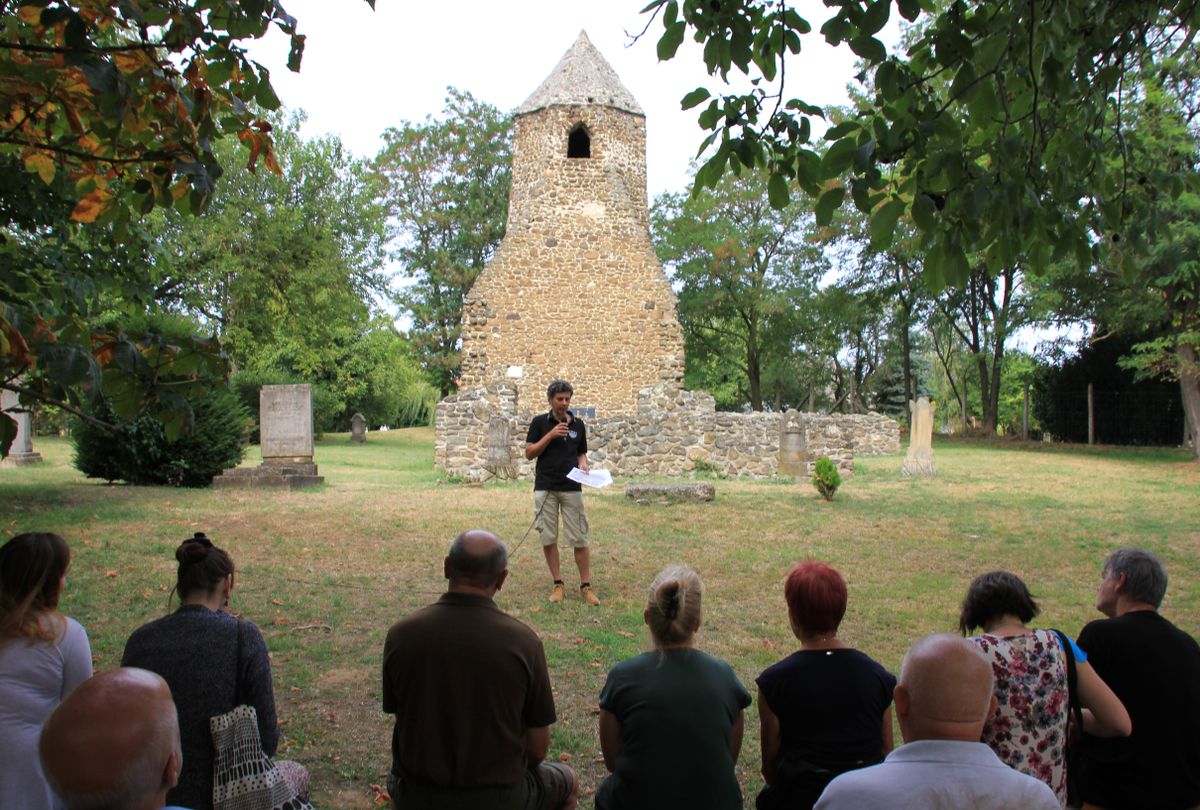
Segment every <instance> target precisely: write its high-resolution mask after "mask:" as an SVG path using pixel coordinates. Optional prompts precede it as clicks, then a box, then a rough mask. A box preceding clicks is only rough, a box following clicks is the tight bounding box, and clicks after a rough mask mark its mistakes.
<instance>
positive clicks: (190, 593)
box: [121, 532, 308, 810]
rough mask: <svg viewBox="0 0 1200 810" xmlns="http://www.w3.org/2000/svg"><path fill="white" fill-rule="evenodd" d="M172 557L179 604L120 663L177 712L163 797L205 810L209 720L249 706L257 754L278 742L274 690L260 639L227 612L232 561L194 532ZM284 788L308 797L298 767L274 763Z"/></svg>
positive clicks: (140, 632)
mask: <svg viewBox="0 0 1200 810" xmlns="http://www.w3.org/2000/svg"><path fill="white" fill-rule="evenodd" d="M175 559H176V560H178V562H179V568H178V575H177V578H176V583H175V593H178V594H179V601H180V605H179V608H178V609H177V610H176V611H175V612H174V613H171V614H169V615H167V616H163V617H162V618H160V619H155V620H154V621H152V622H150V623H149V624H144V625H142V626H141V627H139V628H138V629H137V630H134V631H133V634H132V635H131V636H130V637H129V640H128V641H126V642H125V652H124V654H123V655H122V656H121V665H122V666H126V667H141V668H142V669H148V670H150V671H151V672H155V673H157V674H159V675H161V676H162V677H163V679H164V680H165V681H166V682H167V685H168V686H169V687H170V688H171V694H172V695H173V696H174V697H175V705H176V707H177V708H178V710H179V730H180V734H181V736H182V738H183V771H182V772H181V773H180V775H179V784H177V785H176V786H175V787H174V788H172V789H171V794H170V796H168V799H169V800H170V801H171V802H172V803H173V804H180V805H183V806H184V807H192V808H195V810H207V809H208V808H210V807H212V803H213V760H214V758H215V751H214V749H213V742H212V728H211V726H210V725H209V718H212V717H215V716H217V715H220V714H225V713H226V712H228V711H230V710H232V709H234V708H235V707H237V706H242V705H246V706H253V707H254V710H255V714H256V715H257V716H258V733H259V738H260V741H261V743H262V748H263V753H265V754H266V755H267V756H274V754H275V748H276V746H277V745H278V744H279V723H278V722H277V721H276V719H275V689H274V685H273V683H272V680H271V661H270V659H269V658H268V655H267V644H266V642H265V641H264V640H263V636H262V633H261V632H259V629H258V628H257V627H255V626H254V623H253V622H251V621H248V620H246V619H239V618H237V617H236V616H233V615H232V614H230V613H229V612H228V611H227V608H228V607H229V600H230V598H231V597H232V594H233V586H234V574H233V560H232V559H230V557H229V555H228V554H227V553H226V552H225V551H224V549H221V548H218V547H217V546H215V545H213V544H212V542H211V541H210V540H209V539H208V538H207V537H205V536H204V534H203V533H202V532H197V533H196V535H195V536H194V537H190V538H188V539H187V540H184V541H183V542H182V543H180V545H179V548H177V549H176V550H175ZM275 764H276V765H277V766H278V767H279V772H280V774H281V775H282V776H283V778H284V780H286V781H287V783H288V786H289V787H291V789H292V791H293V792H294V793H295V794H296V795H298V796H301V797H303V798H307V797H308V771H306V770H305V769H304V766H303V765H300V764H299V763H297V762H291V761H288V760H277V761H276V763H275Z"/></svg>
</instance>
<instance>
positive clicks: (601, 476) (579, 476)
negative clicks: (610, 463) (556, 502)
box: [567, 467, 612, 489]
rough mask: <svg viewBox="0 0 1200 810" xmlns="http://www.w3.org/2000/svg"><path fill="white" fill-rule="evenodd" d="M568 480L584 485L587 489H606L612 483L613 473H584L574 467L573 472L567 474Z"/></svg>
mask: <svg viewBox="0 0 1200 810" xmlns="http://www.w3.org/2000/svg"><path fill="white" fill-rule="evenodd" d="M567 478H570V479H571V480H572V481H576V482H578V483H580V484H583V485H584V486H585V487H595V488H596V489H600V488H601V487H606V486H608V485H609V484H611V483H612V473H610V472H609V471H608V470H592V471H591V472H584V471H583V470H581V469H579V468H578V467H572V468H571V471H570V472H569V473H567Z"/></svg>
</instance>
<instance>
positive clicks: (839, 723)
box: [757, 562, 896, 810]
mask: <svg viewBox="0 0 1200 810" xmlns="http://www.w3.org/2000/svg"><path fill="white" fill-rule="evenodd" d="M783 592H784V598H785V599H786V600H787V606H788V620H789V622H790V624H791V626H792V632H793V633H794V634H795V635H796V638H797V639H798V640H799V641H800V649H799V650H798V651H797V652H794V653H792V654H791V655H789V656H788V657H787V658H785V659H783V660H782V661H780V662H779V663H778V664H775V665H774V666H772V667H770V668H768V669H767V670H766V671H764V672H763V674H762V675H759V676H758V715H759V718H760V725H761V735H762V774H763V778H764V779H765V780H766V782H767V786H766V787H765V788H763V790H762V792H761V793H759V794H758V802H757V807H758V810H777V809H778V810H784V809H785V808H786V809H787V810H801V809H802V808H803V810H808V808H811V807H812V806H813V804H814V803H815V802H816V801H817V797H818V796H820V795H821V791H823V790H824V789H825V786H826V785H828V784H829V780H831V779H833V777H835V776H837V775H838V774H840V773H844V772H846V771H849V770H853V769H854V768H862V767H865V766H867V765H874V764H876V763H878V762H880V761H881V760H882V759H883V757H884V755H885V754H887V752H888V751H891V750H892V710H891V705H892V690H893V689H894V688H895V686H896V679H895V678H894V677H892V675H891V673H889V672H888V671H887V670H886V669H884V668H883V667H882V666H880V665H879V664H877V663H876V662H875V661H873V660H872V659H871V658H869V657H868V656H866V655H864V654H863V653H861V652H859V651H858V650H855V649H852V648H850V647H847V646H846V645H845V644H843V643H842V642H841V641H839V640H838V637H837V629H838V625H839V624H840V623H841V621H842V617H843V616H844V615H845V614H846V580H844V579H843V578H842V575H841V574H839V573H838V572H837V571H836V570H834V569H833V568H831V567H830V566H828V565H825V564H824V563H819V562H805V563H800V564H799V565H797V566H796V567H795V568H793V569H792V571H791V573H789V574H788V577H787V581H786V583H785V585H784V589H783Z"/></svg>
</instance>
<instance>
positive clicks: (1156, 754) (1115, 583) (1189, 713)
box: [1077, 548, 1200, 810]
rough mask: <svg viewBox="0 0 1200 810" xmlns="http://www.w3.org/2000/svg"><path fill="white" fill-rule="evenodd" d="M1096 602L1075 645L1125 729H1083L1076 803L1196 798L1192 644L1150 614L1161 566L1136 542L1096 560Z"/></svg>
mask: <svg viewBox="0 0 1200 810" xmlns="http://www.w3.org/2000/svg"><path fill="white" fill-rule="evenodd" d="M1101 576H1102V579H1101V582H1100V588H1099V590H1098V592H1097V594H1096V609H1097V610H1099V611H1100V612H1101V613H1103V614H1104V615H1105V616H1108V617H1109V618H1107V619H1098V620H1096V621H1094V622H1091V623H1089V624H1088V625H1087V627H1085V628H1083V632H1081V633H1080V634H1079V646H1080V647H1083V649H1084V650H1085V651H1087V655H1088V662H1089V663H1090V664H1091V665H1092V667H1093V668H1094V669H1095V670H1096V674H1097V675H1099V676H1100V677H1101V678H1103V679H1104V682H1105V683H1107V684H1108V685H1109V686H1111V687H1112V690H1113V692H1115V693H1116V695H1117V697H1118V698H1120V699H1121V702H1122V703H1124V704H1125V708H1126V709H1128V710H1129V716H1130V717H1131V718H1132V720H1133V734H1131V735H1130V736H1129V737H1126V738H1120V737H1118V738H1112V739H1104V738H1101V737H1096V736H1093V735H1091V734H1085V735H1084V738H1083V748H1082V752H1083V753H1082V756H1081V758H1080V760H1079V763H1080V765H1081V766H1082V767H1081V768H1080V771H1081V773H1080V774H1079V777H1080V778H1079V779H1078V780H1077V783H1078V785H1079V792H1080V799H1081V800H1082V801H1083V802H1084V807H1085V808H1103V810H1135V808H1145V807H1154V808H1158V810H1183V808H1194V807H1200V645H1197V644H1196V639H1194V638H1192V637H1191V636H1190V635H1188V634H1187V633H1185V632H1184V631H1182V630H1180V629H1179V628H1177V627H1175V625H1173V624H1171V623H1170V622H1169V621H1167V620H1166V619H1165V618H1163V617H1162V616H1160V615H1159V613H1158V608H1159V606H1160V605H1162V600H1163V597H1164V596H1166V593H1167V570H1166V568H1164V567H1163V564H1162V563H1161V562H1160V561H1159V559H1158V558H1157V557H1155V556H1154V555H1153V554H1151V553H1150V552H1148V551H1144V550H1143V549H1140V548H1122V549H1118V550H1117V551H1114V552H1113V553H1112V554H1110V555H1109V557H1108V559H1107V560H1105V561H1104V568H1103V569H1102V574H1101Z"/></svg>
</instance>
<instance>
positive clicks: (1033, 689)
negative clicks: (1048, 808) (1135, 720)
mask: <svg viewBox="0 0 1200 810" xmlns="http://www.w3.org/2000/svg"><path fill="white" fill-rule="evenodd" d="M1038 612H1039V611H1038V606H1037V602H1035V601H1034V600H1033V596H1031V595H1030V593H1029V589H1028V588H1026V587H1025V583H1024V582H1022V581H1021V578H1020V577H1018V576H1017V575H1016V574H1011V573H1009V572H1008V571H992V572H990V573H987V574H982V575H980V576H978V577H976V578H975V580H974V581H973V582H972V583H971V587H970V588H969V589H968V590H967V595H966V598H964V599H963V604H962V613H961V614H960V616H959V620H958V626H959V629H960V630H961V631H962V634H963V635H964V636H965V635H967V633H969V632H970V631H971V630H973V629H974V628H976V627H980V628H982V629H983V634H982V635H979V636H975V637H973V638H971V639H969V641H971V642H972V643H973V644H975V645H976V646H977V647H979V649H980V650H982V651H983V654H984V657H986V658H987V659H988V661H990V662H991V664H992V670H993V672H994V674H995V678H996V698H997V700H998V701H999V706H998V708H997V710H996V713H995V714H994V715H992V717H991V718H990V719H989V720H988V722H987V724H986V725H985V726H984V727H983V741H984V742H985V743H987V744H988V745H990V746H991V747H992V749H993V750H994V751H995V752H996V754H997V755H998V756H999V757H1000V759H1002V760H1004V762H1005V763H1007V764H1008V765H1009V766H1011V767H1013V768H1016V769H1017V770H1018V771H1021V772H1022V773H1027V774H1029V775H1030V776H1034V777H1037V778H1038V779H1041V780H1042V781H1043V782H1045V783H1046V784H1047V785H1049V786H1050V787H1051V788H1053V789H1054V793H1055V795H1057V796H1058V800H1059V802H1060V803H1061V804H1062V806H1063V807H1066V804H1067V733H1068V720H1069V718H1070V713H1071V712H1070V702H1069V700H1068V697H1069V688H1068V677H1067V658H1066V656H1067V651H1066V649H1064V647H1063V646H1062V642H1061V641H1060V640H1059V638H1058V635H1057V634H1056V633H1055V632H1054V631H1053V630H1031V629H1030V628H1028V627H1026V626H1025V623H1026V622H1029V621H1031V620H1032V619H1033V617H1035V616H1037V615H1038ZM1067 644H1068V645H1070V647H1071V654H1072V655H1073V656H1074V658H1075V681H1076V688H1077V689H1078V691H1079V702H1080V704H1081V705H1082V706H1083V708H1084V709H1085V710H1087V711H1085V712H1084V715H1083V724H1084V730H1086V731H1088V732H1090V733H1092V734H1096V735H1100V736H1119V735H1127V734H1129V730H1130V722H1129V714H1128V712H1126V711H1125V707H1124V706H1122V705H1121V701H1120V700H1118V699H1117V696H1116V695H1114V694H1113V693H1112V690H1111V689H1109V688H1108V687H1107V686H1106V685H1105V683H1104V681H1102V680H1101V679H1100V676H1099V675H1097V674H1096V671H1095V670H1093V669H1092V667H1091V665H1090V664H1088V661H1087V655H1085V654H1084V652H1083V651H1082V650H1080V649H1079V647H1078V646H1076V644H1075V642H1073V641H1071V639H1070V638H1067Z"/></svg>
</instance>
